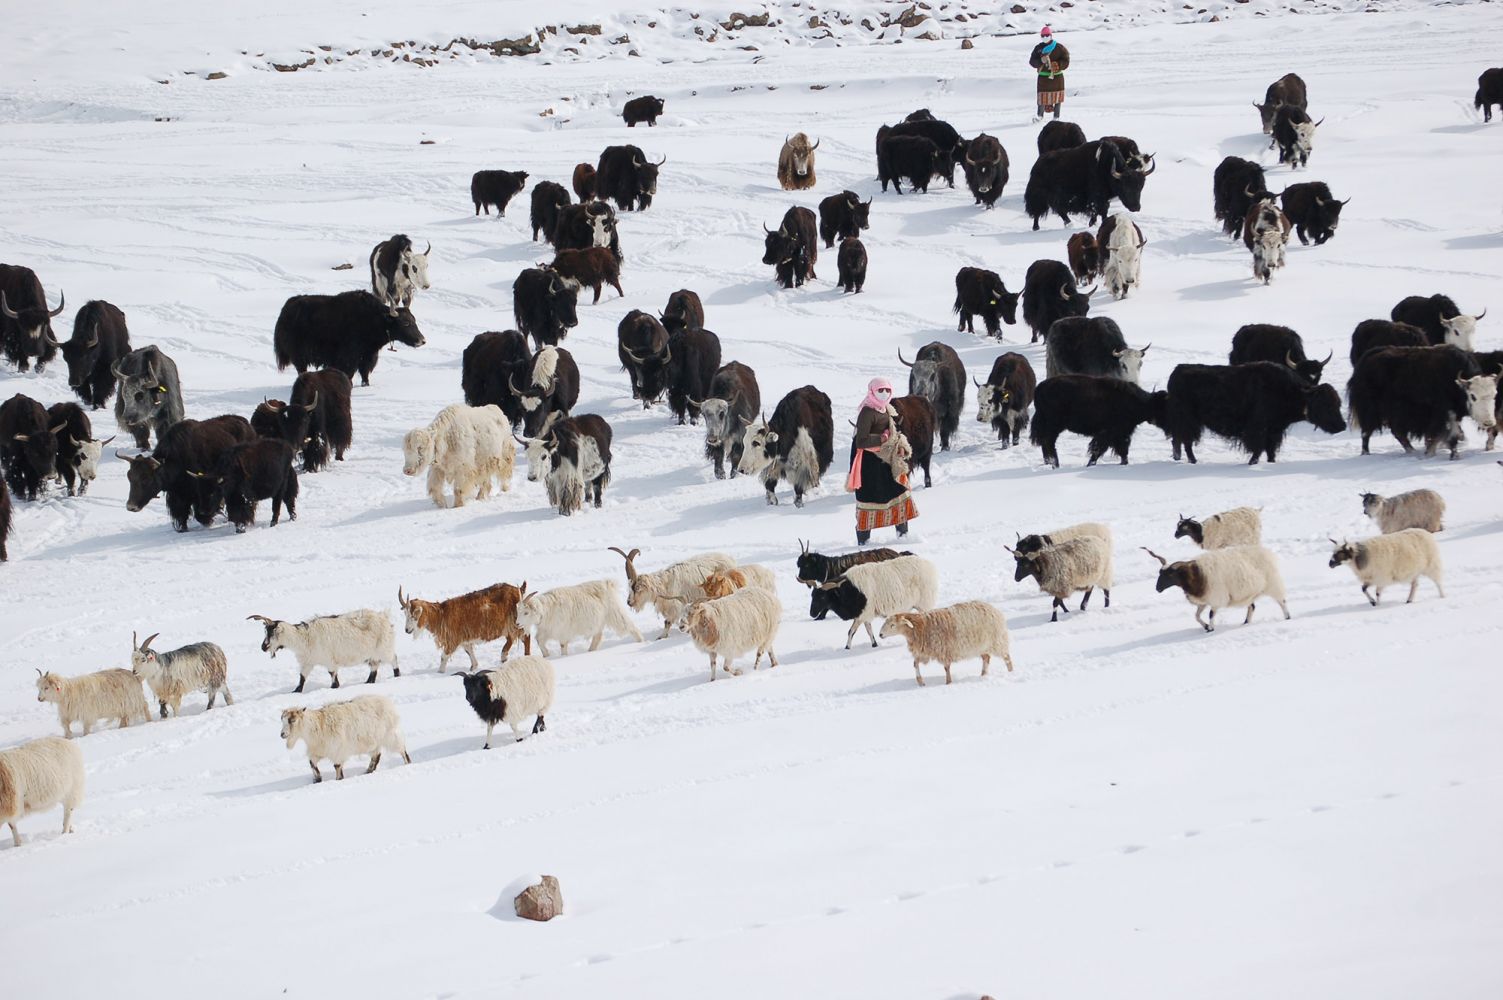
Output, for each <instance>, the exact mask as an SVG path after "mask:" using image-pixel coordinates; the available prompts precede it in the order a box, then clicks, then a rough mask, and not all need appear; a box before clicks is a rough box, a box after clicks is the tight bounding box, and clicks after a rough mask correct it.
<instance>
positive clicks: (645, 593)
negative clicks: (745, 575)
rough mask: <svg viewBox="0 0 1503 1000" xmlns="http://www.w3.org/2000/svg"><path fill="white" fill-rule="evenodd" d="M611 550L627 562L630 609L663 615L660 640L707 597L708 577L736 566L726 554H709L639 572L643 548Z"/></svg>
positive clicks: (613, 547) (733, 560) (628, 604)
mask: <svg viewBox="0 0 1503 1000" xmlns="http://www.w3.org/2000/svg"><path fill="white" fill-rule="evenodd" d="M611 551H612V552H614V553H616V554H617V555H619V556H621V558H623V559H625V560H626V582H627V594H626V606H627V607H629V608H631V609H632V610H633V611H642V610H643V609H645V608H646V607H647V606H648V605H649V604H650V605H652V608H653V610H654V611H656V612H657V613H658V614H660V615H662V616H663V631H662V633H661V634H660V635H659V636H658V638H659V639H666V638H667V637H668V635H669V633H671V632H672V631H673V623H674V622H676V621H678V619H679V616H680V615H681V614H683V612H684V608H686V607H687V606H688V605H690V604H692V603H693V602H694V601H697V600H700V599H701V598H703V597H704V583H705V577H707V576H709V575H710V574H711V573H714V572H716V571H717V570H725V569H732V568H734V567H735V565H736V560H735V559H733V558H731V557H730V556H728V555H726V554H725V553H724V552H706V553H705V554H704V555H699V556H693V557H691V558H689V559H683V560H680V561H679V562H676V563H673V564H672V565H670V566H667V567H664V568H663V569H660V570H655V571H654V572H651V573H639V572H637V567H636V558H637V556H638V555H639V554H641V552H642V550H641V549H632V550H631V551H630V552H623V551H621V550H620V549H618V548H616V547H615V546H614V545H613V546H611Z"/></svg>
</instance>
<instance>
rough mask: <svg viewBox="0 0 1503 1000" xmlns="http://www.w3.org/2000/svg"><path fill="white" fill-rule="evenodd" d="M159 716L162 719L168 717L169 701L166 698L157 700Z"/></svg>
mask: <svg viewBox="0 0 1503 1000" xmlns="http://www.w3.org/2000/svg"><path fill="white" fill-rule="evenodd" d="M157 717H158V718H162V719H165V718H167V701H166V699H158V700H157Z"/></svg>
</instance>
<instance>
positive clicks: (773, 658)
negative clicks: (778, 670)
mask: <svg viewBox="0 0 1503 1000" xmlns="http://www.w3.org/2000/svg"><path fill="white" fill-rule="evenodd" d="M777 665H778V654H777V653H774V652H773V651H772V647H771V646H768V647H767V669H768V670H771V669H772V668H773V667H775V666H777Z"/></svg>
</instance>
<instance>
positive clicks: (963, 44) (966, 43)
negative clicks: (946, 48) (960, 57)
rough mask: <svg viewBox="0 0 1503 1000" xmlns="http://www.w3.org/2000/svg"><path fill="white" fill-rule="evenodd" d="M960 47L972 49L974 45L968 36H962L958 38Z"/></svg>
mask: <svg viewBox="0 0 1503 1000" xmlns="http://www.w3.org/2000/svg"><path fill="white" fill-rule="evenodd" d="M960 47H961V48H962V49H974V48H975V47H976V46H975V44H974V43H973V42H972V41H971V40H970V39H969V38H962V39H961V40H960Z"/></svg>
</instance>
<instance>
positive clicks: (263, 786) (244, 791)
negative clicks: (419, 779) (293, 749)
mask: <svg viewBox="0 0 1503 1000" xmlns="http://www.w3.org/2000/svg"><path fill="white" fill-rule="evenodd" d="M400 759H401V758H400V757H399V758H398V760H400ZM289 766H290V765H289ZM353 769H355V770H358V771H359V772H360V774H361V775H363V774H364V768H363V765H358V764H357V765H355V767H354V768H353ZM319 770H321V771H323V772H324V780H325V781H330V780H333V776H334V770H333V768H332V767H331V766H330V765H329V763H328V762H327V761H325V762H324V763H323V765H321V766H320V768H319ZM378 773H379V772H378ZM350 777H353V775H351V776H350ZM311 784H313V775H312V774H311V773H309V771H308V768H307V766H306V765H304V766H303V769H302V771H301V772H299V773H298V774H295V775H294V774H289V775H288V776H287V777H285V778H278V779H276V780H275V781H263V782H261V783H260V784H259V785H247V786H246V787H244V788H227V789H225V790H224V791H222V792H210V793H209V796H210V797H211V798H216V799H244V798H250V797H252V796H256V795H273V794H276V793H277V792H290V791H293V790H294V789H298V788H301V787H303V786H304V785H311Z"/></svg>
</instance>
